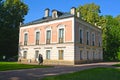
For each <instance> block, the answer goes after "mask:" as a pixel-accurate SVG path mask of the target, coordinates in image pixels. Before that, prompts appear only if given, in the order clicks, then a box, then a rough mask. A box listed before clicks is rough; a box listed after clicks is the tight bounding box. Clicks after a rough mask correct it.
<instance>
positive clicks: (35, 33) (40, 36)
mask: <svg viewBox="0 0 120 80" xmlns="http://www.w3.org/2000/svg"><path fill="white" fill-rule="evenodd" d="M37 32H39V33H40V36H39V37H40V39H41V32H40V30H35V33H34V45H35V44H36V33H37ZM40 39H39V44H40Z"/></svg>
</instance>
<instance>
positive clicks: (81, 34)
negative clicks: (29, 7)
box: [79, 29, 83, 44]
mask: <svg viewBox="0 0 120 80" xmlns="http://www.w3.org/2000/svg"><path fill="white" fill-rule="evenodd" d="M82 36H83V33H82V30H81V29H80V35H79V37H80V43H81V44H82Z"/></svg>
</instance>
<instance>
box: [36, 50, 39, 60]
mask: <svg viewBox="0 0 120 80" xmlns="http://www.w3.org/2000/svg"><path fill="white" fill-rule="evenodd" d="M38 55H39V51H38V50H37V51H35V59H36V58H38Z"/></svg>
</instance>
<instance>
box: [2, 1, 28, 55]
mask: <svg viewBox="0 0 120 80" xmlns="http://www.w3.org/2000/svg"><path fill="white" fill-rule="evenodd" d="M27 12H28V6H27V5H26V4H24V3H23V2H21V0H1V1H0V55H6V56H14V55H17V52H18V39H19V25H20V22H23V21H24V16H25V15H26V14H27Z"/></svg>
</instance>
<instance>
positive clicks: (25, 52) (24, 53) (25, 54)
mask: <svg viewBox="0 0 120 80" xmlns="http://www.w3.org/2000/svg"><path fill="white" fill-rule="evenodd" d="M23 58H24V59H26V58H27V51H24V52H23Z"/></svg>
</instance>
